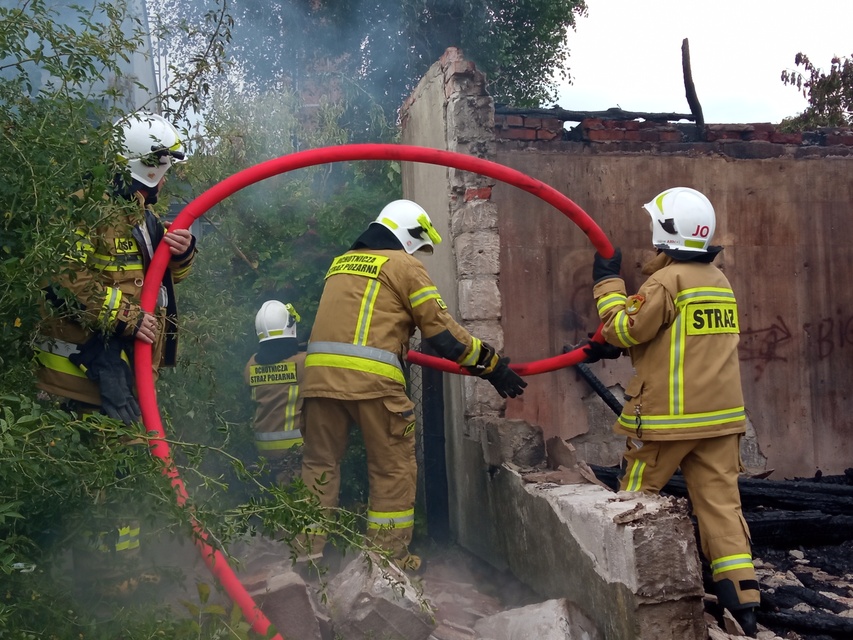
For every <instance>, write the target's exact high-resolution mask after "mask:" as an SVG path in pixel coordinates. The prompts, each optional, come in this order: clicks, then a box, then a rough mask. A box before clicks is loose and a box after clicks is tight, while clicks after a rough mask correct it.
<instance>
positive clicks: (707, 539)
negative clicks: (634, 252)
mask: <svg viewBox="0 0 853 640" xmlns="http://www.w3.org/2000/svg"><path fill="white" fill-rule="evenodd" d="M644 208H645V210H646V212H647V213H648V214H649V215H650V216H651V222H652V244H653V245H654V247H655V248H656V249H657V250H658V253H657V255H656V256H655V257H654V258H653V259H652V260H651V261H650V262H648V263H646V264H645V265H644V266H643V274H644V275H647V276H648V279H647V280H646V281H645V283H643V285H642V286H641V287H640V289H639V291H638V292H637V293H636V294H635V295H631V296H628V295H627V292H626V289H625V282H624V281H623V280H622V278H621V277H620V276H619V270H620V267H621V261H622V256H621V253H620V251H619V250H618V249H617V250H616V251H615V253H614V255H613V257H611V258H604V257H602V256H601V255H600V254H598V253H596V254H595V261H594V264H593V280H594V288H593V295H594V297H595V302H596V306H597V309H598V315H599V317H600V318H601V322H602V323H603V327H602V333H603V336H604V338H605V339H606V341H607V344H605V345H601V344H598V343H595V342H592V341H590V342H589V343H588V344H587V346H586V347H585V351H586V352H587V354H588V356H589V357H588V359H587V362H594V361H596V360H598V359H600V358H612V357H618V356H619V355H620V354H621V350H622V349H627V350H628V353H629V355H630V356H631V362H632V363H633V365H634V369H635V375H634V377H633V378H632V379H631V381H630V382H629V383H628V386H627V388H626V390H625V396H626V402H625V405H624V408H623V410H622V414H621V415H620V416H619V418H618V419H617V421H616V424H615V425H614V430H615V431H616V433H619V434H622V435H624V436H626V440H627V449H626V451H625V454H624V460H623V471H624V475H623V477H622V478H621V480H620V487H619V488H620V489H621V490H622V491H644V492H649V493H658V492H659V491H660V490H661V488H662V487H663V486H664V485H665V484H666V483H667V482H668V481H669V479H670V478H671V477H672V474H673V473H674V472H675V471H676V469H678V468H679V467H680V468H681V471H682V473H683V474H684V480H685V482H686V484H687V489H688V493H689V495H690V501H691V503H692V505H693V513H694V514H695V516H696V519H697V521H698V524H699V538H700V541H701V545H702V552H703V554H704V555H705V557H706V558H707V559H708V562H709V563H710V568H711V573H712V576H713V580H714V587H715V591H716V594H717V597H718V599H719V603H720V605H721V606H722V607H725V608H726V609H728V610H729V611H731V612H732V614H733V615H734V616H735V618H736V619H737V620H738V622H739V623H740V624H741V626H742V627H743V630H744V631H745V632H746V633H747V634H748V635H750V636H755V634H756V619H755V610H756V608H757V607H758V605H759V590H758V581H757V579H756V575H755V567H754V566H753V563H752V551H751V548H750V537H749V528H748V527H747V524H746V521H745V520H744V517H743V513H742V511H741V501H740V493H739V490H738V474H739V472H740V471H741V469H742V463H741V459H740V439H741V436H742V435H743V434H744V433H745V431H746V411H745V409H744V400H743V391H742V389H741V379H740V364H739V361H738V351H737V346H738V341H739V329H740V327H739V324H738V309H737V301H736V299H735V295H734V292H733V291H732V288H731V285H730V284H729V281H728V279H727V278H726V276H725V275H724V274H723V272H722V271H720V269H718V268H717V267H716V266H714V265H713V264H712V263H713V261H714V259H715V258H716V257H717V255H719V253H720V251H722V247H719V246H713V245H711V240H712V239H713V236H714V229H715V227H716V215H715V212H714V207H713V206H712V204H711V202H710V201H709V200H708V198H707V197H705V195H703V194H702V193H700V192H699V191H696V190H694V189H690V188H687V187H675V188H672V189H667V190H666V191H664V192H662V193H660V194H659V195H658V196H656V197H655V198H654V199H653V200H652V201H651V202H649V203H648V204H646V205H645V206H644Z"/></svg>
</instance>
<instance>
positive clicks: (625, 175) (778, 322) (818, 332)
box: [402, 49, 853, 638]
mask: <svg viewBox="0 0 853 640" xmlns="http://www.w3.org/2000/svg"><path fill="white" fill-rule="evenodd" d="M402 123H403V137H402V142H404V143H406V144H415V145H421V146H429V147H434V148H438V149H447V150H451V151H459V152H462V153H468V154H471V155H475V156H477V157H481V158H486V159H489V160H495V161H497V162H499V163H501V164H504V165H507V166H510V167H513V168H515V169H518V170H519V171H521V172H523V173H526V174H528V175H531V176H533V177H535V178H539V179H542V180H543V181H544V182H546V183H547V184H549V185H551V186H553V187H555V188H556V189H558V190H560V191H562V192H563V193H565V194H567V195H568V196H569V197H571V198H572V199H573V200H575V202H577V203H578V204H579V205H581V207H583V208H584V209H585V210H586V211H587V212H589V214H590V215H591V216H592V218H593V219H594V220H595V221H596V222H597V223H598V224H599V225H600V226H601V227H602V229H603V230H604V232H605V233H606V234H607V236H608V237H609V238H610V239H611V240H612V241H613V243H614V244H615V245H617V246H620V247H622V249H623V254H624V260H623V273H624V274H625V278H626V281H627V284H628V287H629V289H635V288H636V287H638V286H639V285H640V283H641V282H642V276H641V275H640V272H639V270H640V267H641V265H642V264H643V263H644V262H645V260H646V259H648V258H649V257H651V255H652V251H651V250H650V248H649V241H650V231H649V222H648V218H647V217H646V214H644V213H643V211H642V209H641V205H642V204H643V203H645V202H647V201H648V200H650V199H651V198H652V197H653V196H654V195H655V194H657V193H658V192H660V191H661V190H663V189H664V188H667V187H670V186H677V185H683V186H693V187H695V188H698V189H700V190H702V191H704V192H706V193H707V194H708V195H709V196H710V197H711V199H712V201H713V202H714V204H715V207H716V210H717V215H718V226H717V235H716V242H717V243H718V244H722V245H724V246H725V247H726V250H725V251H724V252H723V253H722V254H721V257H720V258H718V260H717V264H718V265H719V266H720V267H721V268H722V269H723V270H724V271H725V272H726V273H727V275H728V276H729V278H730V279H731V281H732V285H733V287H734V289H735V291H736V293H737V295H738V298H739V303H740V306H739V312H740V322H741V337H742V341H741V349H740V356H741V368H742V373H743V382H744V390H745V395H746V405H747V411H748V414H749V417H750V427H749V433H748V437H747V439H746V440H745V443H744V447H743V448H742V452H743V454H744V458H745V462H746V463H747V465H748V466H749V467H751V468H754V469H775V470H776V471H775V474H774V475H773V476H772V477H773V478H779V479H781V478H783V477H791V476H794V475H811V474H812V473H813V472H814V471H815V470H816V469H818V468H820V469H821V470H822V471H823V472H824V473H829V474H833V473H840V472H841V471H842V470H843V469H844V468H846V467H847V466H849V465H850V461H851V459H853V455H851V454H853V439H851V438H849V435H850V434H851V432H853V428H851V422H853V418H851V417H850V414H849V412H847V411H846V407H847V406H848V405H849V403H850V402H849V401H850V399H851V390H850V386H849V384H848V380H849V378H850V357H849V354H850V350H851V348H853V309H851V304H850V295H849V293H848V289H849V287H848V283H849V282H850V281H851V279H853V273H850V272H851V270H853V260H851V258H853V255H851V253H853V243H851V241H850V234H849V232H848V228H849V219H850V214H849V210H850V203H851V202H853V172H851V168H853V167H851V162H853V154H851V150H853V133H851V132H848V131H844V130H835V129H828V130H822V131H818V132H813V133H809V134H786V133H781V132H779V131H778V130H777V129H776V127H774V126H772V125H766V124H755V125H707V126H706V129H705V133H704V139H703V142H693V141H691V140H694V139H695V137H694V136H695V131H694V130H695V127H694V126H693V125H676V124H672V123H663V124H661V123H655V122H637V121H625V122H618V121H608V120H597V119H587V120H584V121H583V122H581V123H580V124H579V125H578V126H576V127H574V128H573V129H571V130H569V131H566V130H565V129H564V125H563V122H562V121H561V120H559V119H556V118H548V117H545V118H542V117H525V116H523V115H518V114H506V113H499V114H498V115H497V116H496V115H495V112H494V107H493V103H492V100H491V98H490V97H489V96H488V94H487V92H486V85H485V80H484V78H483V76H482V74H480V73H479V72H478V71H477V70H476V68H475V66H474V65H473V64H472V63H471V62H469V61H466V60H465V59H464V58H463V57H462V55H461V53H460V52H459V51H457V50H455V49H449V50H448V51H447V52H446V53H445V55H444V56H443V57H442V59H441V60H440V61H438V62H437V63H436V64H435V65H433V67H432V68H431V69H430V71H429V72H428V74H427V75H426V76H425V77H424V78H423V79H422V81H421V82H420V83H419V85H418V87H417V88H416V90H415V91H414V92H413V94H412V96H411V97H410V99H409V100H408V101H407V102H406V104H405V105H404V108H403V111H402ZM402 170H403V186H404V193H405V196H406V197H409V198H412V199H414V200H416V201H418V202H420V203H421V204H423V205H424V206H425V207H426V208H427V209H428V210H429V211H430V213H431V215H432V216H433V218H434V220H435V222H436V226H437V227H438V228H439V230H440V232H441V233H442V235H443V237H444V238H445V242H444V243H443V244H442V245H440V246H439V247H438V248H437V250H436V254H435V255H434V256H433V257H431V258H426V259H425V262H426V264H427V268H428V269H429V271H430V273H431V274H432V276H433V278H434V279H435V281H436V283H437V284H438V286H439V288H440V290H441V292H442V294H443V296H444V297H445V301H446V302H447V304H448V307H449V308H450V310H451V311H452V312H453V313H454V315H455V316H456V317H457V318H459V319H460V321H461V322H462V323H463V324H464V325H465V326H466V327H468V328H469V329H470V330H471V331H472V332H473V333H475V334H476V335H478V336H480V337H482V338H484V339H486V340H488V341H489V342H491V343H492V344H494V345H495V346H496V347H497V348H498V349H501V350H502V351H503V352H504V353H506V354H508V355H510V356H512V357H513V359H514V360H515V361H517V362H518V361H522V362H523V361H530V360H535V359H539V358H543V357H546V356H551V355H555V354H557V353H559V352H560V351H561V350H562V347H563V346H564V345H566V344H571V343H575V342H577V341H579V340H581V339H583V338H584V337H585V336H586V333H587V332H589V331H592V330H593V329H594V328H595V327H596V325H597V324H598V321H597V317H596V315H595V310H594V305H593V301H592V299H591V288H592V287H591V263H592V253H593V249H592V247H591V246H590V243H589V241H588V240H587V239H586V238H585V237H584V236H583V234H582V233H581V232H580V231H579V230H578V229H577V228H576V227H575V226H574V225H572V224H571V223H570V222H568V221H567V220H566V219H565V218H564V217H563V216H562V215H561V214H560V213H559V212H556V211H555V210H554V209H553V208H551V207H550V206H549V205H546V204H545V203H543V202H541V201H540V200H538V199H537V198H535V197H533V196H532V195H530V194H528V193H526V192H523V191H520V190H518V189H515V188H512V187H508V186H506V185H503V184H493V182H492V181H491V180H489V179H486V178H484V177H482V176H477V175H473V174H469V173H465V172H460V171H456V170H453V169H445V168H442V167H435V166H432V165H421V164H408V163H406V164H404V166H403V168H402ZM504 338H505V340H504ZM592 369H593V371H594V373H595V374H596V375H598V376H599V377H600V378H602V380H603V381H604V382H605V384H607V385H608V386H609V387H611V388H612V389H613V390H614V392H615V393H616V395H617V397H619V396H620V394H619V390H620V386H621V385H623V384H625V383H626V382H627V380H628V378H629V377H630V375H631V369H630V363H629V361H628V360H627V359H625V358H623V359H621V360H620V361H608V362H604V363H597V364H595V365H592ZM444 378H445V401H446V406H445V420H446V432H447V466H448V484H449V491H450V514H451V516H450V517H451V527H452V529H453V531H454V534H455V536H456V539H457V541H458V542H460V544H462V545H463V546H465V547H466V548H468V549H470V550H471V551H473V552H475V553H477V554H478V555H480V556H481V557H483V558H485V559H487V560H489V561H491V562H492V563H494V564H496V565H498V566H500V565H503V566H507V567H509V568H511V569H512V570H513V572H514V573H516V575H519V576H520V577H522V578H525V579H527V578H529V579H530V580H531V581H533V582H535V581H536V580H537V579H536V575H537V573H538V574H540V575H541V572H542V571H547V570H548V564H549V562H548V561H547V560H544V561H543V563H540V564H542V567H539V565H537V564H536V563H532V564H531V563H530V559H531V558H533V559H536V558H539V559H540V560H541V559H542V558H547V557H552V556H553V557H561V556H560V550H559V544H558V542H559V540H562V539H563V536H566V535H568V536H569V537H570V538H572V536H574V535H575V534H573V533H571V532H570V531H568V530H564V529H561V528H560V524H559V523H557V524H556V525H555V518H554V516H555V514H556V513H558V512H559V509H556V507H555V505H556V503H555V502H553V500H554V499H556V500H560V499H562V498H551V499H548V500H546V502H549V503H551V507H543V506H542V504H543V503H542V502H537V501H536V500H534V501H533V502H531V500H530V497H531V495H532V493H531V492H530V491H525V490H523V486H524V484H523V482H521V481H519V480H518V476H517V473H516V471H514V470H515V469H517V468H518V466H522V467H523V466H525V465H535V464H537V463H539V462H541V460H542V458H543V455H544V454H543V451H544V446H543V442H544V441H545V440H547V439H548V438H551V437H553V436H559V437H560V438H563V439H566V440H570V441H571V442H572V443H573V444H574V445H575V447H576V448H577V450H578V452H579V454H580V455H579V457H580V458H582V459H585V460H586V461H588V462H591V463H599V464H613V463H616V462H617V461H618V459H619V455H620V453H621V449H622V443H621V442H620V441H619V439H618V438H616V437H615V436H614V435H613V434H612V433H611V430H610V427H611V425H612V423H613V415H612V413H610V412H609V410H608V409H606V408H605V406H604V404H603V402H602V401H601V400H600V399H599V398H598V397H597V396H595V395H594V394H593V393H592V392H590V391H589V389H588V388H587V386H586V383H585V382H584V381H583V380H582V379H580V377H579V376H578V375H577V374H576V373H575V372H574V371H571V370H562V371H557V372H553V373H550V374H544V375H540V376H534V377H531V378H528V382H529V383H530V386H529V387H528V389H527V391H526V393H525V394H524V395H523V396H522V397H521V398H517V399H514V400H509V401H503V400H501V399H500V398H499V397H498V396H497V395H496V394H495V393H494V392H493V390H492V389H491V388H490V387H489V386H488V384H487V383H484V382H482V381H479V380H475V379H470V378H465V379H463V378H462V377H459V376H449V375H448V376H445V377H444ZM591 490H592V491H593V492H600V493H598V495H595V496H594V502H595V501H597V502H595V504H597V506H596V507H595V508H593V509H591V510H590V511H589V512H588V513H587V514H586V515H581V516H579V517H582V518H583V517H592V516H593V515H594V514H596V513H599V512H601V511H606V510H607V508H608V507H607V505H608V504H609V503H610V502H611V501H612V498H611V497H609V496H612V494H607V493H606V492H605V491H604V490H603V489H601V488H599V487H593V488H591ZM545 491H547V489H546V490H545ZM566 499H567V500H569V502H570V503H571V505H574V499H573V498H572V497H566ZM571 508H574V506H572V507H571ZM576 517H578V516H576ZM559 519H560V518H559V517H558V518H557V520H559ZM569 523H571V518H569ZM599 526H600V527H601V531H602V534H601V535H602V536H604V537H606V536H609V535H615V536H618V535H620V533H619V531H620V527H619V525H618V524H615V525H614V523H613V522H612V521H611V520H609V519H607V518H605V519H603V520H601V521H600V522H599ZM644 526H645V528H646V529H649V530H650V531H654V530H656V529H655V528H656V527H658V526H666V525H665V524H664V523H662V522H654V521H649V522H646V523H644ZM679 526H681V525H679ZM614 527H615V528H614ZM688 528H689V527H688ZM664 538H666V539H670V538H669V536H667V535H664ZM572 539H573V540H574V542H571V540H569V541H568V542H567V544H575V543H576V542H578V539H577V538H572ZM626 540H627V539H626ZM594 543H595V541H594V540H591V541H589V544H590V545H593V544H594ZM625 544H629V542H627V541H626V542H625ZM581 546H582V547H583V544H582V543H581ZM687 546H688V547H689V548H685V549H682V555H681V556H680V557H679V559H677V560H673V561H672V562H667V563H666V566H667V568H668V570H676V569H675V568H676V567H680V570H683V571H685V572H687V573H688V574H689V573H690V571H691V569H690V565H691V562H692V561H691V554H692V555H695V545H693V544H692V541H691V542H690V543H689V544H688V545H687ZM583 552H584V553H588V552H589V550H588V549H586V550H585V551H583ZM555 553H556V555H554V554H555ZM601 553H604V554H606V553H608V551H607V549H606V548H605V549H604V550H601ZM593 556H595V554H594V553H593ZM591 566H592V568H593V569H594V571H593V574H596V575H598V577H599V578H600V579H601V580H603V582H604V585H603V586H602V585H597V586H596V588H595V589H591V590H590V593H599V591H598V589H599V588H601V589H603V591H602V593H609V596H607V597H605V598H604V599H605V600H607V599H612V601H614V602H617V603H619V605H620V606H621V607H622V609H625V610H626V611H633V613H632V614H630V615H631V616H633V617H631V620H633V621H634V622H629V623H628V624H627V626H626V627H625V629H628V630H630V629H629V628H631V627H633V625H634V624H635V623H636V621H637V620H641V619H642V618H643V616H642V615H641V613H642V608H643V607H649V606H651V607H657V608H658V609H659V610H661V611H665V612H666V611H667V610H669V609H671V610H670V611H669V613H666V615H665V618H666V619H671V618H672V617H673V616H672V615H671V614H672V613H673V611H675V610H676V609H678V610H679V611H678V613H676V614H675V616H676V617H679V619H681V620H684V621H686V622H685V624H686V626H687V627H688V628H690V629H695V628H696V624H694V619H695V615H696V606H697V602H698V600H697V597H696V595H695V594H692V593H691V592H690V590H689V589H687V590H685V592H684V593H683V594H681V595H680V596H673V599H672V600H669V599H668V598H669V596H667V595H666V593H665V591H666V589H665V587H664V589H663V592H658V593H657V594H654V595H651V596H650V595H649V594H646V593H642V592H638V591H636V590H633V591H632V589H631V588H630V584H631V580H632V578H631V576H630V575H628V574H630V573H631V572H632V571H633V570H635V569H636V567H633V566H627V567H625V568H624V569H625V570H624V573H623V575H621V576H616V577H615V578H614V577H612V576H611V577H608V576H606V575H603V574H602V573H601V571H598V569H595V567H596V565H595V561H594V562H593V565H591ZM565 569H566V570H565V571H561V572H559V573H561V574H565V575H564V580H563V582H558V583H550V582H549V583H548V584H543V583H542V582H541V579H540V580H539V583H538V586H539V587H540V588H541V589H542V590H543V592H547V594H548V595H550V594H567V593H568V594H571V595H577V596H578V597H579V598H580V599H581V600H583V598H584V597H585V596H584V594H583V593H582V592H581V593H577V594H575V593H574V591H573V589H574V590H575V591H576V589H575V587H576V585H574V586H573V584H574V583H573V582H572V580H574V579H575V578H577V577H578V574H577V572H573V570H572V568H571V567H566V568H565ZM581 573H582V572H581ZM549 575H551V574H549ZM587 579H592V578H591V577H590V576H587ZM620 584H622V585H623V586H625V585H628V586H629V588H628V590H627V591H624V592H620V591H619V585H620ZM607 585H609V586H607ZM614 588H615V591H614ZM620 593H622V595H620ZM623 596H624V597H623ZM595 597H596V598H598V596H595ZM625 598H628V600H627V601H626V600H625ZM600 604H601V602H599V601H596V602H595V603H593V605H594V608H597V609H601V607H600V606H599V605H600ZM651 610H652V608H647V609H646V611H647V613H648V612H649V611H651ZM611 613H612V614H614V615H619V611H608V612H607V613H606V614H602V615H610V614H611ZM599 623H600V624H603V625H605V626H606V625H607V623H606V619H605V618H601V619H599ZM602 628H604V627H602ZM610 631H611V632H612V633H610V637H614V638H616V637H622V632H621V631H618V630H613V629H610ZM691 633H692V631H691V632H690V633H687V632H685V634H684V635H683V636H682V637H689V636H690V635H691Z"/></svg>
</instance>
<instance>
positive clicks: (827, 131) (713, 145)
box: [495, 112, 853, 158]
mask: <svg viewBox="0 0 853 640" xmlns="http://www.w3.org/2000/svg"><path fill="white" fill-rule="evenodd" d="M564 124H565V123H564V122H563V120H561V119H559V118H548V117H542V116H541V115H539V112H537V114H536V115H530V116H527V115H522V114H518V113H512V114H501V113H496V114H495V137H496V138H497V139H498V140H500V141H502V142H513V141H517V142H520V143H523V144H528V143H531V142H542V143H547V142H563V141H572V142H583V143H588V144H589V145H590V147H596V148H598V147H599V145H607V146H604V147H600V148H599V150H601V151H608V152H611V151H618V152H632V151H634V152H639V151H645V150H649V151H652V150H653V151H656V152H662V153H666V152H671V153H683V152H685V151H690V149H691V148H695V149H697V150H701V151H706V152H707V151H713V150H715V149H716V150H719V151H723V152H724V153H725V154H726V155H731V156H733V157H740V158H761V157H780V156H791V157H803V156H808V155H827V154H826V153H824V152H823V151H821V149H826V148H829V147H832V149H831V151H830V153H829V154H828V155H835V156H838V155H848V154H850V153H851V152H853V130H851V129H849V128H842V127H822V128H819V129H817V130H815V131H808V132H799V133H787V132H784V131H780V130H779V126H778V125H774V124H770V123H754V124H709V125H706V126H705V129H704V139H703V140H701V141H700V140H697V136H696V126H695V125H694V124H690V123H681V124H679V123H674V122H656V121H651V120H646V121H643V120H611V119H605V118H586V119H584V120H582V121H581V122H580V123H578V124H577V125H576V126H574V127H571V128H566V127H565V126H564ZM738 143H753V144H738Z"/></svg>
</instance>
